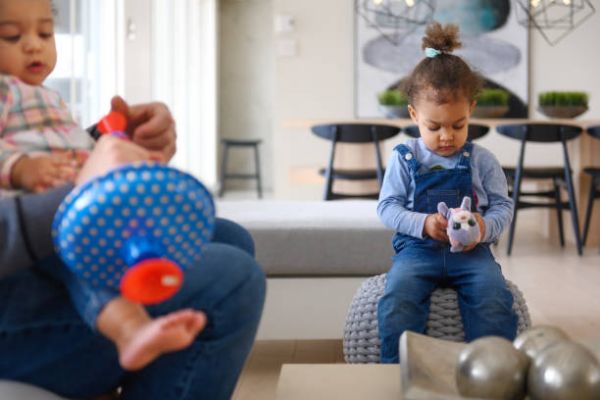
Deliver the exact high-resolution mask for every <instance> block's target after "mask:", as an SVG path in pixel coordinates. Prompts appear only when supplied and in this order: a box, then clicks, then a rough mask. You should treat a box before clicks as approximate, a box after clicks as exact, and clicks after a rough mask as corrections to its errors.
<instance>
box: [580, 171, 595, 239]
mask: <svg viewBox="0 0 600 400" xmlns="http://www.w3.org/2000/svg"><path fill="white" fill-rule="evenodd" d="M597 184H598V182H597V179H594V178H592V182H591V183H590V192H589V194H588V203H587V207H586V211H585V225H584V227H583V238H582V239H581V244H582V245H583V246H585V243H586V242H587V237H588V232H589V229H590V219H591V218H592V211H593V209H594V199H595V198H596V185H597Z"/></svg>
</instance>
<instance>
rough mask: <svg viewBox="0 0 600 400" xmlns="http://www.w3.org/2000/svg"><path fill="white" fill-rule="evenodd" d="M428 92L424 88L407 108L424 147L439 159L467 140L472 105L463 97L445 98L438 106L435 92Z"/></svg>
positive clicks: (458, 147) (454, 150) (448, 154)
mask: <svg viewBox="0 0 600 400" xmlns="http://www.w3.org/2000/svg"><path fill="white" fill-rule="evenodd" d="M430 90H431V89H425V90H424V93H423V94H422V95H420V96H419V98H418V99H417V100H416V101H415V104H413V105H409V107H408V109H409V112H410V116H411V118H412V120H413V122H414V123H416V124H417V125H418V126H419V132H420V133H421V138H422V139H423V143H425V146H427V148H428V149H429V150H431V151H432V152H434V153H436V154H438V155H440V156H443V157H449V156H451V155H453V154H454V153H456V152H457V151H459V150H460V149H461V148H462V147H463V146H464V144H465V142H466V140H467V136H468V133H469V118H470V116H471V111H472V110H473V107H474V104H471V103H470V102H469V101H468V100H467V99H466V98H464V97H462V96H459V97H458V98H454V97H453V96H446V97H447V99H446V101H443V102H442V103H440V102H439V99H438V96H437V94H436V93H431V94H429V93H427V92H428V91H430Z"/></svg>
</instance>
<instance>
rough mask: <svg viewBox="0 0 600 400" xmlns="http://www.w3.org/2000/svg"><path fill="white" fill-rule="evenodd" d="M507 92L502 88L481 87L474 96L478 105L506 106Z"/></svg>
mask: <svg viewBox="0 0 600 400" xmlns="http://www.w3.org/2000/svg"><path fill="white" fill-rule="evenodd" d="M508 98H509V94H508V92H507V91H506V90H503V89H489V88H486V89H481V91H480V92H479V94H478V95H477V96H476V97H475V100H476V101H477V105H478V106H506V105H508Z"/></svg>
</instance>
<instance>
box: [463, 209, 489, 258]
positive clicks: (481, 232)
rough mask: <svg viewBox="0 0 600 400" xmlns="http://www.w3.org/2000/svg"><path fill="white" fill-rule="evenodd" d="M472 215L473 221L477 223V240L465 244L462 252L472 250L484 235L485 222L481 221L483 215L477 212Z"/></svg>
mask: <svg viewBox="0 0 600 400" xmlns="http://www.w3.org/2000/svg"><path fill="white" fill-rule="evenodd" d="M473 217H475V221H477V223H478V224H479V237H478V238H477V241H475V242H473V243H471V244H470V245H468V246H465V247H464V248H463V252H465V251H471V250H473V249H474V248H475V246H477V245H478V244H479V243H480V242H481V240H482V239H483V238H484V236H485V222H484V221H483V217H482V216H481V214H479V213H473Z"/></svg>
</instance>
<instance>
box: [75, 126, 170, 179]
mask: <svg viewBox="0 0 600 400" xmlns="http://www.w3.org/2000/svg"><path fill="white" fill-rule="evenodd" d="M162 156H163V154H162V152H157V151H150V150H148V149H145V148H143V147H141V146H138V145H137V144H135V143H133V142H130V141H127V140H123V139H119V138H117V137H114V136H110V135H104V136H102V137H100V139H98V141H97V142H96V146H94V150H92V152H91V153H90V155H89V157H88V159H87V160H86V161H85V163H84V164H83V166H82V168H81V171H79V174H78V175H77V178H76V179H75V184H76V185H78V186H79V185H83V184H84V183H86V182H88V181H90V180H92V179H94V178H96V177H98V176H102V175H104V174H106V173H108V172H109V171H111V170H113V169H115V168H117V167H120V166H122V165H125V164H131V163H135V162H140V161H150V160H154V161H156V160H157V159H161V158H162Z"/></svg>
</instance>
